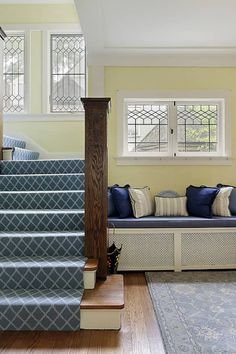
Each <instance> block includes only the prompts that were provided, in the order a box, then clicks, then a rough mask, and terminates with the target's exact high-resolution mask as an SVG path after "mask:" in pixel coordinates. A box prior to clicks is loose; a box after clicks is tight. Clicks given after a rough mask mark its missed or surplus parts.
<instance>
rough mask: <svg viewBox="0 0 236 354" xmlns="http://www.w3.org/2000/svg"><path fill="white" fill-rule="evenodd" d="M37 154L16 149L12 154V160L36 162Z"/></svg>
mask: <svg viewBox="0 0 236 354" xmlns="http://www.w3.org/2000/svg"><path fill="white" fill-rule="evenodd" d="M38 158H39V153H38V152H36V151H30V150H26V149H21V148H18V147H16V148H15V149H14V152H13V160H15V161H18V160H37V159H38Z"/></svg>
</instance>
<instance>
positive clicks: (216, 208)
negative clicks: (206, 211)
mask: <svg viewBox="0 0 236 354" xmlns="http://www.w3.org/2000/svg"><path fill="white" fill-rule="evenodd" d="M232 190H233V187H222V188H220V190H219V193H218V194H217V195H216V198H215V200H214V202H213V204H212V213H213V215H217V216H231V212H230V210H229V196H230V194H231V192H232Z"/></svg>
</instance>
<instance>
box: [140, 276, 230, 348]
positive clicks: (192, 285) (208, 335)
mask: <svg viewBox="0 0 236 354" xmlns="http://www.w3.org/2000/svg"><path fill="white" fill-rule="evenodd" d="M145 274H146V279H147V283H148V288H149V292H150V295H151V299H152V302H153V306H154V309H155V313H156V317H157V320H158V323H159V326H160V330H161V333H162V337H163V342H164V345H165V349H166V352H167V353H168V354H174V353H175V354H184V353H186V354H192V353H194V354H196V353H197V354H236V271H212V272H209V271H202V272H200V271H191V272H190V271H187V272H182V273H174V272H147V273H145Z"/></svg>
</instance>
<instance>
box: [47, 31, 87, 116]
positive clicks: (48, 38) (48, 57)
mask: <svg viewBox="0 0 236 354" xmlns="http://www.w3.org/2000/svg"><path fill="white" fill-rule="evenodd" d="M64 33H67V34H75V33H76V34H83V33H82V32H81V31H80V30H78V28H77V29H74V30H73V29H65V30H63V31H62V30H61V29H60V30H56V29H54V30H44V31H43V35H42V40H43V50H42V53H43V58H42V76H43V78H42V82H43V83H44V85H43V87H42V109H43V113H44V114H47V115H52V116H54V115H56V114H58V115H63V116H68V117H70V116H72V115H73V116H76V117H78V118H84V112H61V113H60V112H51V111H50V102H49V96H50V78H51V76H50V54H51V53H50V36H51V34H64ZM87 94H88V68H87V67H86V96H87Z"/></svg>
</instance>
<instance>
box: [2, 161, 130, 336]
mask: <svg viewBox="0 0 236 354" xmlns="http://www.w3.org/2000/svg"><path fill="white" fill-rule="evenodd" d="M0 167H1V174H0V330H31V331H32V330H40V331H44V330H46V331H76V330H79V329H80V328H83V329H88V328H89V329H105V328H109V329H118V328H120V313H121V310H122V308H123V307H124V300H123V280H122V277H121V276H119V275H115V276H112V277H109V279H108V280H107V281H106V282H100V283H99V282H98V283H97V285H96V287H95V280H96V269H97V261H96V260H87V259H86V258H85V257H84V237H85V236H84V210H83V209H84V161H83V160H35V161H34V160H29V161H1V162H0ZM94 287H95V289H94ZM84 288H85V289H87V290H85V291H84ZM114 295H115V296H114Z"/></svg>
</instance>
